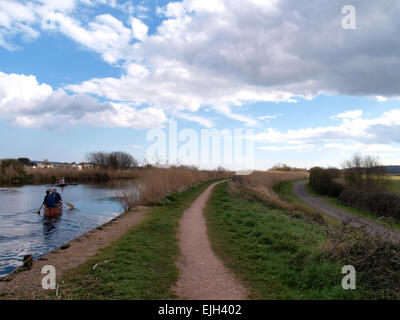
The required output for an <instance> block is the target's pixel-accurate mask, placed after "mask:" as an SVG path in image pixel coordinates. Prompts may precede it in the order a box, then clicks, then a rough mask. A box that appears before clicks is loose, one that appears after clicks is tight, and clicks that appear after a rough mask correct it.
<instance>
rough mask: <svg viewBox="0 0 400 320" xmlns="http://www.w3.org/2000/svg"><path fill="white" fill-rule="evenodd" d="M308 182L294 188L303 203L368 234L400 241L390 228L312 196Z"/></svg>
mask: <svg viewBox="0 0 400 320" xmlns="http://www.w3.org/2000/svg"><path fill="white" fill-rule="evenodd" d="M307 183H308V181H300V182H298V183H296V184H295V185H294V187H293V193H294V194H295V195H296V196H297V197H298V198H299V199H300V200H301V201H303V202H305V203H306V204H308V205H309V206H310V207H312V208H314V209H316V210H318V211H321V212H324V213H326V214H327V215H329V216H331V217H333V218H335V219H338V220H339V221H350V225H351V226H353V227H356V228H364V229H365V231H366V232H368V233H370V234H380V235H384V236H387V237H391V238H395V239H397V240H399V239H400V233H399V232H395V231H390V230H389V229H388V228H386V227H384V226H383V225H381V224H379V223H375V222H373V221H371V220H368V219H366V218H363V217H360V216H357V215H354V214H351V213H349V212H346V211H343V210H341V209H338V208H336V207H333V206H331V205H330V204H328V203H326V202H325V201H323V200H321V199H319V198H317V197H314V196H312V195H311V194H310V193H309V192H308V191H307V189H306V184H307Z"/></svg>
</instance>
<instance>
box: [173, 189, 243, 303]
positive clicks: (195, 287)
mask: <svg viewBox="0 0 400 320" xmlns="http://www.w3.org/2000/svg"><path fill="white" fill-rule="evenodd" d="M216 184H218V183H214V184H212V185H211V186H209V187H208V188H207V189H206V190H205V191H204V192H203V193H202V194H201V195H200V196H199V197H198V198H197V199H196V200H195V201H194V202H193V204H192V206H191V207H190V208H189V209H188V210H186V211H185V212H184V214H183V217H182V219H181V221H180V226H179V234H178V236H179V246H180V250H181V253H182V258H181V259H180V261H178V263H177V265H178V268H179V270H180V277H179V280H178V282H177V284H176V287H175V288H174V290H175V292H176V294H177V296H178V297H179V298H180V299H190V300H244V299H247V290H246V289H245V288H244V287H243V286H242V285H241V284H240V283H239V282H238V281H237V280H236V279H235V278H234V277H233V276H232V274H231V273H230V272H229V271H228V270H227V269H226V268H225V267H224V265H223V264H222V262H221V261H220V260H219V259H218V258H217V257H216V256H215V254H214V252H213V251H212V249H211V245H210V241H209V239H208V235H207V227H206V221H205V218H204V216H203V209H204V207H205V206H206V203H207V199H208V197H209V196H210V194H211V191H212V189H213V188H214V187H215V185H216Z"/></svg>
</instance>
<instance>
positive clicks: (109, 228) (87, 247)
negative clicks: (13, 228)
mask: <svg viewBox="0 0 400 320" xmlns="http://www.w3.org/2000/svg"><path fill="white" fill-rule="evenodd" d="M145 217H146V208H145V207H142V208H139V209H137V210H136V211H133V212H128V213H125V214H122V215H120V216H119V217H117V218H116V219H115V220H114V219H113V220H112V221H110V222H107V223H105V224H103V225H102V226H100V227H98V228H96V229H94V230H92V231H89V232H87V233H85V234H83V235H81V236H80V237H78V238H76V239H74V240H72V241H71V242H69V243H68V244H67V245H66V246H65V247H64V248H65V249H62V248H63V246H62V247H60V248H57V249H55V250H53V251H51V252H50V253H48V254H47V255H45V256H43V257H41V258H39V259H38V260H35V261H33V267H32V269H30V270H27V271H24V272H20V273H16V274H14V275H11V276H10V277H7V279H8V280H10V281H3V282H0V299H1V298H3V299H43V298H46V297H47V294H48V293H49V292H48V291H46V290H43V289H42V286H41V283H42V279H43V277H44V276H45V275H44V274H42V273H41V271H42V267H43V266H45V265H52V266H54V267H55V269H56V275H57V279H60V278H61V277H62V275H63V274H64V273H65V271H67V270H69V269H73V268H76V267H78V266H79V265H81V264H82V263H84V262H86V261H87V260H88V259H89V258H91V257H92V256H94V255H95V254H96V253H97V252H98V250H99V249H100V248H103V247H106V246H108V245H109V244H111V243H112V242H113V241H115V240H117V239H118V238H119V237H121V236H122V235H123V234H124V233H125V232H127V231H129V229H130V228H132V227H133V226H135V225H137V224H139V223H141V222H142V221H143V220H144V219H145ZM57 282H58V280H57Z"/></svg>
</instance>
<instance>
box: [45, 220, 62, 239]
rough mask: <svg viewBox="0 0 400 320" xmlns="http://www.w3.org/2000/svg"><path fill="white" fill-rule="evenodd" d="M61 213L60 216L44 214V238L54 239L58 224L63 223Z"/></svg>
mask: <svg viewBox="0 0 400 320" xmlns="http://www.w3.org/2000/svg"><path fill="white" fill-rule="evenodd" d="M60 217H61V214H60V215H58V216H55V217H54V216H53V217H50V216H44V217H43V220H42V221H43V239H44V240H52V238H51V237H52V235H53V234H54V231H55V230H56V229H57V225H59V224H60V223H61V219H60Z"/></svg>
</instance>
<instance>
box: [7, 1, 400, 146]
mask: <svg viewBox="0 0 400 320" xmlns="http://www.w3.org/2000/svg"><path fill="white" fill-rule="evenodd" d="M387 1H388V2H389V4H390V5H389V4H383V3H382V2H374V3H373V4H370V3H366V2H365V1H360V0H355V2H356V3H355V5H356V7H357V13H358V16H357V17H358V26H359V30H357V32H347V31H345V30H343V29H342V28H341V26H340V18H341V17H340V12H341V4H340V3H339V2H335V1H330V0H321V1H319V2H318V3H317V4H316V3H315V2H310V1H308V0H299V1H295V2H293V1H289V0H273V1H272V0H269V1H261V0H247V1H243V0H207V1H205V0H183V1H182V2H172V3H169V4H168V5H167V6H166V7H164V8H162V9H160V10H158V13H159V14H161V15H164V17H163V21H162V22H161V24H160V25H159V26H158V28H157V30H156V32H154V33H152V34H149V28H148V26H147V25H146V24H145V23H144V21H145V20H143V19H139V18H140V14H141V13H142V14H147V9H146V8H143V7H142V8H141V7H140V5H139V6H138V5H137V6H135V7H132V6H130V5H129V3H128V1H125V2H124V3H123V4H121V3H119V2H118V1H114V0H81V1H78V0H76V1H73V0H62V1H61V0H60V1H50V0H32V1H24V2H21V3H20V2H17V1H11V0H2V1H1V2H0V18H1V22H0V23H1V24H2V26H3V28H0V30H2V31H0V45H1V46H3V47H5V48H8V49H10V50H13V49H16V48H17V45H16V44H14V42H13V41H11V40H12V39H13V37H15V36H17V35H21V34H22V35H24V37H25V38H26V39H30V40H32V39H35V38H36V37H38V36H39V35H40V32H47V28H48V27H47V26H46V24H42V23H41V22H42V20H43V19H46V18H47V17H50V18H51V20H52V23H54V30H55V31H57V32H60V33H62V34H64V35H66V36H67V37H69V38H71V39H73V40H74V41H76V42H77V43H78V44H79V45H81V46H83V47H85V48H87V49H89V50H92V51H94V52H96V53H98V54H99V55H100V56H101V57H102V59H104V60H105V61H106V62H108V63H110V64H113V65H122V67H123V68H124V72H123V73H122V75H121V77H118V78H94V79H89V80H87V81H84V82H82V83H78V84H71V85H69V86H67V87H66V88H65V89H66V90H70V91H72V92H73V93H74V94H76V96H85V95H87V94H90V95H97V96H98V97H100V98H102V99H105V100H112V101H115V102H118V103H119V104H121V105H129V106H134V105H136V106H138V105H148V106H149V108H153V109H152V110H161V109H162V110H164V111H163V112H165V113H166V114H177V113H179V112H185V113H186V114H187V113H188V112H196V111H198V110H199V108H200V107H202V106H208V107H210V108H213V109H214V110H215V111H216V112H219V113H220V114H222V115H224V116H225V117H228V118H230V119H234V120H236V121H239V122H242V123H244V124H245V125H247V126H256V125H257V124H258V121H257V120H256V119H252V117H251V116H250V115H248V114H243V113H242V112H241V108H240V106H241V105H243V104H244V103H246V102H255V101H274V102H281V101H287V102H296V101H298V99H301V98H303V99H311V98H313V97H314V96H315V95H318V94H320V93H326V94H338V95H355V96H370V97H378V98H377V99H378V100H382V101H383V100H384V99H387V98H391V97H398V96H400V92H399V87H398V85H397V84H398V83H399V82H400V73H399V72H397V70H399V69H400V57H399V56H398V55H397V52H399V49H400V42H399V41H398V40H397V39H398V32H397V31H398V28H396V26H397V25H398V23H397V17H398V15H399V13H400V4H399V2H398V1H395V0H387ZM5 4H7V6H6V5H5ZM100 4H101V5H107V6H110V7H113V8H114V9H118V10H123V11H124V14H123V15H121V16H122V17H123V18H120V19H117V18H116V17H115V16H112V15H110V14H101V15H97V16H95V17H94V18H90V17H91V15H85V14H84V13H83V12H84V10H79V9H81V8H83V6H85V10H86V9H88V10H89V9H90V8H95V6H97V5H100ZM17 7H18V10H14V9H12V8H17ZM387 7H390V8H391V9H390V10H387ZM93 12H95V11H92V13H93ZM126 13H129V14H126ZM40 28H42V29H40ZM352 112H353V114H347V115H341V116H340V115H338V118H339V119H347V120H346V121H349V122H350V123H352V124H353V125H355V126H356V128H357V129H352V128H349V127H346V126H345V124H342V125H341V126H340V127H339V128H335V127H334V128H319V129H318V128H317V129H310V130H308V129H304V131H301V132H299V134H301V135H305V136H307V135H309V134H315V132H316V131H318V130H319V131H318V132H319V133H318V134H319V135H320V136H326V135H334V134H336V133H337V132H339V133H340V134H343V131H346V135H350V136H358V134H357V132H356V130H358V129H361V130H362V132H363V133H364V134H365V137H364V139H368V138H369V136H370V135H371V134H370V133H369V132H366V131H365V130H364V128H363V127H361V128H359V127H358V126H362V125H365V123H366V122H365V121H361V120H360V119H361V116H362V114H360V113H359V112H358V111H357V112H358V113H357V112H356V111H352ZM344 117H347V118H344ZM357 118H359V120H360V121H359V123H358V122H355V121H356V120H357ZM271 134H272V135H279V134H281V133H279V134H278V133H276V132H271Z"/></svg>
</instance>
